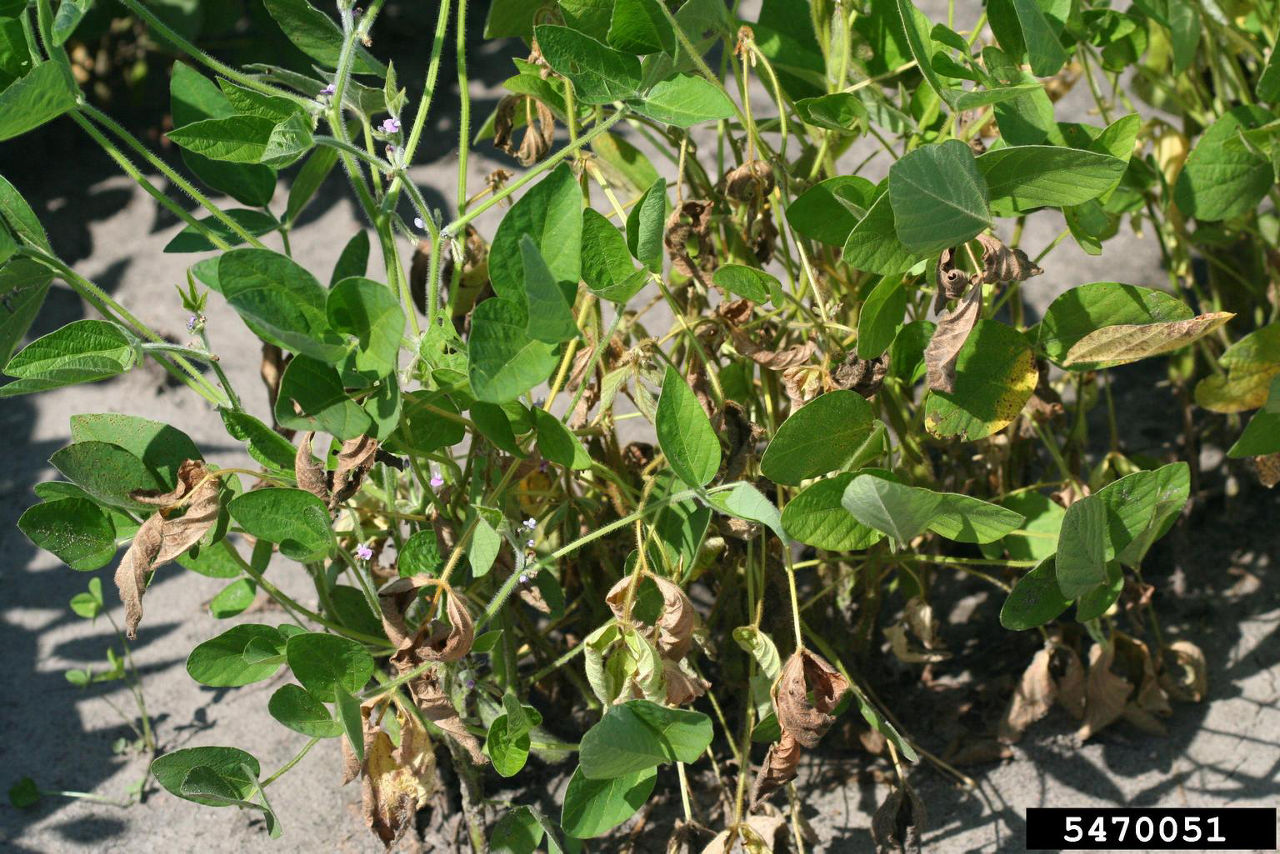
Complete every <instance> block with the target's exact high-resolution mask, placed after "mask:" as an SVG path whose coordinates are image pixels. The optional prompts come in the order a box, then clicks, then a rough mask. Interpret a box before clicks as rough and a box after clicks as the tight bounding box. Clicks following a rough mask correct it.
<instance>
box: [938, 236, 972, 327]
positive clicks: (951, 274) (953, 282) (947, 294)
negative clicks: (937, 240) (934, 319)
mask: <svg viewBox="0 0 1280 854" xmlns="http://www.w3.org/2000/svg"><path fill="white" fill-rule="evenodd" d="M933 282H934V286H935V287H936V288H937V294H936V295H935V296H934V298H933V310H934V311H935V312H941V311H942V308H943V306H945V305H946V304H947V302H948V301H949V300H953V299H960V297H962V296H964V291H965V288H967V287H968V286H969V283H970V278H969V274H968V273H966V272H965V271H964V270H961V269H959V268H958V267H956V264H955V250H954V249H943V250H942V254H941V255H939V256H938V265H937V267H936V268H935V269H934V276H933Z"/></svg>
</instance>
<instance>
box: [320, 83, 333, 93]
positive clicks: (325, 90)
mask: <svg viewBox="0 0 1280 854" xmlns="http://www.w3.org/2000/svg"><path fill="white" fill-rule="evenodd" d="M334 91H335V89H334V88H333V84H332V83H330V84H329V85H328V86H325V87H324V88H323V89H321V90H320V94H321V95H326V96H328V95H332V94H333V93H334Z"/></svg>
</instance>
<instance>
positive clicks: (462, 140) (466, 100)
mask: <svg viewBox="0 0 1280 854" xmlns="http://www.w3.org/2000/svg"><path fill="white" fill-rule="evenodd" d="M455 35H456V37H457V42H456V50H455V53H454V55H455V62H456V63H457V66H458V105H459V106H458V195H457V205H458V213H459V214H464V213H466V210H467V155H468V154H469V153H470V151H471V93H470V91H469V88H468V82H467V0H458V31H457V33H456V34H455Z"/></svg>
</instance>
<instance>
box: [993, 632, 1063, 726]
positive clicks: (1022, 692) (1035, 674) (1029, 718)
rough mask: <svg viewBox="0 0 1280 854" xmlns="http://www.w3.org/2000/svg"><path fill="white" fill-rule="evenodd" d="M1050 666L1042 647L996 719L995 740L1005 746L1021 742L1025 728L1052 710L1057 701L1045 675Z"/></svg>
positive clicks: (1049, 654)
mask: <svg viewBox="0 0 1280 854" xmlns="http://www.w3.org/2000/svg"><path fill="white" fill-rule="evenodd" d="M1052 662H1053V650H1052V648H1051V647H1048V646H1045V647H1043V648H1042V649H1040V650H1039V651H1038V652H1036V654H1035V656H1033V657H1032V659H1031V664H1030V665H1028V666H1027V669H1026V670H1025V671H1023V673H1022V679H1021V680H1019V682H1018V687H1017V688H1015V689H1014V692H1013V696H1012V697H1011V698H1009V706H1008V708H1007V709H1005V713H1004V716H1003V717H1002V718H1001V719H1000V728H999V737H1000V740H1001V741H1003V742H1004V743H1006V744H1013V743H1014V742H1016V741H1017V740H1018V739H1020V738H1022V734H1023V733H1024V732H1026V730H1027V727H1029V726H1031V725H1032V724H1033V723H1035V722H1036V721H1038V720H1040V719H1041V718H1043V717H1044V716H1045V715H1047V714H1048V713H1049V710H1050V709H1051V708H1053V701H1054V700H1056V699H1057V697H1058V686H1057V685H1056V684H1055V683H1054V681H1053V676H1052V674H1051V673H1050V672H1049V665H1050V664H1051V663H1052Z"/></svg>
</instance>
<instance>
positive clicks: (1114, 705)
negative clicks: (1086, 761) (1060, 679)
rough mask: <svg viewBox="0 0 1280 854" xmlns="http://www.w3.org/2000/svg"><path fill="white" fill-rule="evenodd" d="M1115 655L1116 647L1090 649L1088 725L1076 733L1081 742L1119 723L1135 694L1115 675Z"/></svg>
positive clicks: (1082, 725)
mask: <svg viewBox="0 0 1280 854" xmlns="http://www.w3.org/2000/svg"><path fill="white" fill-rule="evenodd" d="M1115 655H1116V650H1115V645H1114V644H1106V645H1105V646H1104V645H1101V644H1094V646H1093V648H1092V649H1091V650H1089V673H1088V675H1087V676H1086V677H1085V683H1084V695H1085V707H1084V723H1083V724H1081V726H1080V729H1079V730H1077V731H1076V737H1077V738H1079V739H1080V740H1081V741H1087V740H1088V739H1089V738H1091V737H1093V736H1094V735H1096V734H1097V733H1098V731H1099V730H1101V729H1102V728H1103V727H1105V726H1108V725H1109V724H1112V723H1114V722H1115V721H1117V720H1119V719H1120V716H1121V715H1123V714H1124V708H1125V703H1126V701H1127V700H1128V699H1129V695H1130V694H1132V693H1133V686H1132V685H1130V684H1129V683H1128V682H1126V681H1125V680H1124V679H1121V678H1120V677H1119V676H1117V675H1115V674H1114V673H1112V672H1111V664H1112V662H1113V661H1114V660H1115Z"/></svg>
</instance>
